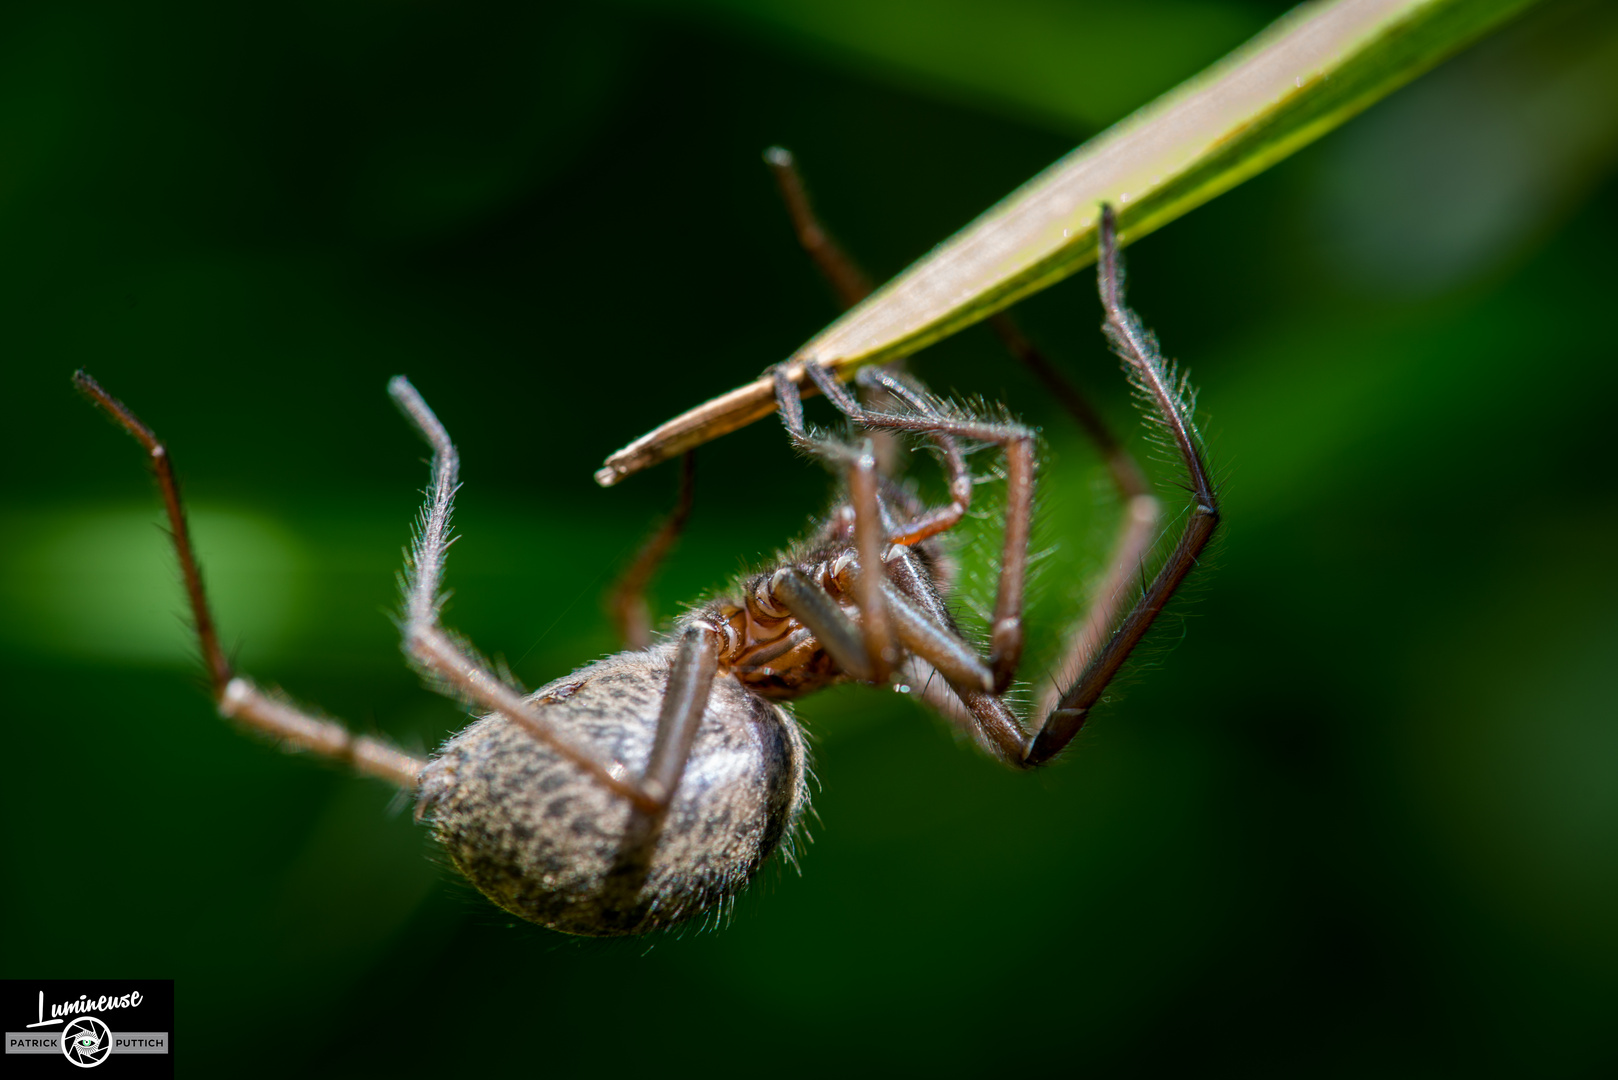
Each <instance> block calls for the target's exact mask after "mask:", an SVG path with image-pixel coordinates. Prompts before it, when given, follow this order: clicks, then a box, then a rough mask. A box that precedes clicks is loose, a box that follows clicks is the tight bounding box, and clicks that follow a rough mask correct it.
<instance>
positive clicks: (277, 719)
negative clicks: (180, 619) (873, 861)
mask: <svg viewBox="0 0 1618 1080" xmlns="http://www.w3.org/2000/svg"><path fill="white" fill-rule="evenodd" d="M73 384H74V386H76V387H78V389H79V390H80V391H81V392H82V393H83V394H84V395H85V396H86V397H88V398H89V399H90V400H91V401H92V402H94V403H95V404H96V405H97V406H99V407H100V408H101V409H102V410H103V411H104V412H106V413H107V414H108V415H109V416H111V417H112V418H113V419H114V420H116V421H117V422H118V424H119V426H121V427H122V428H123V429H124V430H125V431H127V432H128V433H129V434H130V435H131V436H133V437H134V439H135V441H136V442H138V443H140V444H141V446H142V447H144V448H145V450H146V453H147V454H148V455H149V456H150V457H151V460H152V471H153V473H155V474H156V477H157V487H158V490H159V491H160V492H161V493H162V495H163V507H164V509H165V510H166V511H167V512H168V518H169V536H170V538H171V539H172V540H173V541H174V554H175V556H176V558H178V559H179V562H180V575H181V577H182V579H183V580H184V581H185V592H186V597H187V599H188V600H189V601H190V604H191V621H192V624H193V625H194V626H195V627H196V631H197V642H198V644H199V646H200V647H201V649H202V659H203V662H204V664H206V666H207V669H208V683H209V688H210V690H211V692H212V694H213V699H214V703H215V705H217V706H218V708H219V712H220V715H222V716H224V717H226V718H228V719H232V720H237V721H239V722H241V723H242V724H244V725H246V726H247V727H250V728H252V729H254V730H255V731H260V732H263V733H264V734H266V735H269V736H270V737H272V738H275V739H279V740H281V741H282V742H283V743H285V744H286V745H287V746H290V747H296V748H297V749H300V750H310V751H313V752H314V753H317V754H321V755H323V756H325V757H328V758H331V759H333V760H335V761H340V762H342V763H344V764H346V765H348V766H350V767H352V768H353V769H355V770H356V771H358V772H362V773H365V774H367V775H369V776H376V777H380V778H381V779H383V780H387V781H389V782H390V783H393V784H396V785H398V786H399V787H400V788H403V789H404V790H406V791H411V790H414V789H415V786H416V778H417V776H418V775H419V774H420V772H421V769H422V767H423V766H424V765H425V764H426V763H425V762H423V761H422V760H421V759H419V758H416V757H412V756H411V755H409V754H406V753H405V752H404V751H402V750H399V749H398V748H396V747H394V746H392V745H390V744H388V743H386V742H384V741H382V740H381V739H373V738H370V737H368V736H364V735H359V736H356V735H354V734H353V733H352V732H350V731H349V730H348V729H347V728H346V727H344V726H343V725H342V724H339V723H337V722H336V721H333V720H327V719H323V718H322V717H319V716H316V715H314V714H312V713H310V712H307V711H306V710H304V709H301V708H299V707H297V706H296V705H293V704H292V703H291V702H289V701H285V700H283V699H281V698H280V697H278V696H276V695H273V694H269V693H266V692H264V691H263V690H260V689H259V688H258V687H257V686H256V685H255V684H254V683H253V681H252V680H251V679H249V678H247V677H246V676H244V675H238V674H236V673H235V671H234V670H233V669H232V667H231V663H230V660H229V659H228V658H227V657H226V656H225V650H224V648H223V647H222V646H221V645H220V643H219V632H218V630H217V628H216V626H215V623H214V618H213V612H212V610H210V608H209V607H208V597H207V593H206V592H205V591H204V589H203V586H202V567H201V565H200V564H199V563H198V562H197V557H196V552H195V551H194V550H193V548H192V546H191V530H190V528H189V527H188V526H187V524H186V518H185V503H184V502H183V501H182V500H181V498H180V485H179V482H178V481H177V480H176V479H175V477H174V466H173V464H172V463H171V461H170V458H169V453H168V449H167V447H165V446H164V445H163V444H162V443H161V442H160V441H159V440H158V438H157V435H156V434H155V433H153V431H152V429H151V428H149V427H147V426H146V425H145V424H143V423H142V422H141V421H140V418H139V417H137V416H136V415H135V414H134V412H132V411H131V410H130V408H129V406H127V405H125V404H124V403H123V402H121V401H119V400H118V399H117V398H115V397H113V396H112V395H111V394H109V393H107V392H106V391H105V390H103V389H102V388H101V384H100V383H98V382H96V381H95V380H94V379H92V378H91V377H90V376H89V375H88V374H86V373H85V372H83V371H77V372H74V374H73Z"/></svg>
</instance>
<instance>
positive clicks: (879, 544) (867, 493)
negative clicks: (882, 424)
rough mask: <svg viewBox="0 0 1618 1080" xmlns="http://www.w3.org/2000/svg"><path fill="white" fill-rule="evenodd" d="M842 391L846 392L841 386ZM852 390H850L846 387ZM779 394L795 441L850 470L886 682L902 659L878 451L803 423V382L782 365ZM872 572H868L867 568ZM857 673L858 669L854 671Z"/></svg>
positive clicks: (867, 610)
mask: <svg viewBox="0 0 1618 1080" xmlns="http://www.w3.org/2000/svg"><path fill="white" fill-rule="evenodd" d="M837 389H838V391H839V392H844V391H843V390H842V387H841V386H838V387H837ZM845 393H846V392H845ZM775 394H776V399H777V400H778V401H779V402H780V407H781V420H782V422H783V423H784V424H785V425H786V428H787V434H788V435H789V436H791V438H792V441H793V444H794V445H796V446H797V447H798V448H799V449H801V450H803V451H805V452H806V453H809V454H813V455H814V456H816V457H818V458H820V459H821V460H823V461H825V462H827V463H828V464H831V465H841V466H842V467H843V468H844V469H845V470H846V477H847V482H848V497H849V503H850V505H852V507H853V509H854V550H855V555H856V558H857V559H858V569H859V573H858V576H857V578H856V580H855V594H854V600H855V603H856V604H857V605H858V607H859V609H860V619H861V622H860V628H861V631H862V636H863V638H864V641H865V653H866V658H867V663H868V667H869V671H870V676H869V677H870V680H871V681H873V682H885V681H886V680H887V678H888V674H889V672H890V671H891V670H892V669H893V665H894V663H895V662H896V660H897V659H898V653H897V652H896V650H895V649H894V645H893V629H892V625H891V621H890V618H889V615H888V610H887V605H886V603H885V602H884V598H883V590H882V581H883V575H884V573H885V571H884V569H883V565H882V549H883V547H884V546H886V542H887V536H886V528H885V521H884V515H883V513H882V500H881V497H880V495H879V493H878V488H879V486H880V474H879V473H878V472H877V467H876V456H875V454H874V453H873V452H872V448H871V446H870V444H869V443H868V442H867V443H865V444H863V445H861V446H858V447H854V446H849V445H848V444H847V443H843V442H839V441H837V440H835V439H828V438H824V437H821V436H819V435H814V434H811V433H810V432H809V429H808V428H807V427H805V426H804V422H803V399H802V397H801V396H800V394H799V390H798V387H797V385H796V384H795V383H793V382H792V380H791V379H788V378H787V377H786V373H785V372H784V371H783V370H782V369H781V368H776V369H775ZM867 570H870V571H871V572H869V573H867V572H866V571H867ZM850 674H852V672H850Z"/></svg>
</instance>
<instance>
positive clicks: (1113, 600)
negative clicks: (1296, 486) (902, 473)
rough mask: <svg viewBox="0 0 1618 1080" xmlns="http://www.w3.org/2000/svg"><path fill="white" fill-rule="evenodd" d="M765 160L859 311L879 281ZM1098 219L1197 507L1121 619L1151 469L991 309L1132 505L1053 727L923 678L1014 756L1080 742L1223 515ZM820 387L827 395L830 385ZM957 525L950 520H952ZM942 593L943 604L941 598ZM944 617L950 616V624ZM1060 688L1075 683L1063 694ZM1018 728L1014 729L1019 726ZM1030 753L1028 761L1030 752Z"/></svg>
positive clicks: (1136, 359) (1144, 545)
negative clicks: (1034, 724) (1023, 736)
mask: <svg viewBox="0 0 1618 1080" xmlns="http://www.w3.org/2000/svg"><path fill="white" fill-rule="evenodd" d="M765 160H766V161H767V162H768V164H769V166H770V168H771V171H772V172H773V173H774V175H775V178H776V182H777V184H778V185H779V186H780V189H781V194H782V200H783V202H784V203H785V204H786V208H787V213H788V214H789V216H790V217H791V219H792V224H793V228H794V231H795V232H796V233H797V235H798V238H799V242H800V243H801V244H802V245H803V247H804V249H805V251H806V252H807V253H808V254H809V256H810V258H811V259H812V260H813V261H814V263H815V265H816V266H817V267H819V268H820V270H821V273H822V274H823V275H824V276H825V277H826V279H827V280H828V281H829V282H830V284H831V285H832V288H833V290H834V291H835V292H836V293H837V295H838V297H839V298H840V299H841V300H842V302H843V304H844V305H845V307H852V306H853V305H854V304H856V303H858V302H859V301H860V300H863V299H864V298H865V297H866V295H868V294H869V292H870V289H871V287H870V283H869V279H867V278H866V277H865V275H864V274H863V273H862V272H861V271H860V270H859V268H858V266H857V265H856V264H855V263H854V261H853V260H852V259H850V258H849V257H848V256H847V255H846V254H845V253H844V252H843V251H842V250H841V248H839V246H838V245H837V243H836V241H835V240H833V239H832V238H831V235H830V234H829V233H828V232H827V231H826V229H825V228H824V227H823V226H822V225H821V224H820V222H819V220H818V219H817V218H816V216H815V213H814V210H813V207H812V206H811V204H810V202H809V199H808V195H807V193H806V191H805V188H804V184H803V180H802V178H801V176H800V175H799V173H798V170H797V165H796V162H795V160H794V159H793V156H792V155H791V154H790V153H788V152H787V151H785V150H781V149H779V148H772V149H771V150H769V151H766V152H765ZM1102 218H1103V220H1102V233H1101V238H1100V246H1101V258H1100V260H1099V263H1098V267H1097V281H1098V284H1099V286H1100V291H1101V295H1102V303H1103V306H1104V307H1105V309H1106V312H1107V321H1106V328H1107V332H1108V336H1109V337H1110V338H1112V339H1113V341H1114V347H1115V348H1116V349H1118V351H1119V353H1120V355H1121V356H1122V358H1123V359H1124V360H1125V362H1126V364H1127V365H1128V366H1129V368H1130V370H1131V371H1132V372H1135V373H1137V375H1136V379H1137V385H1139V386H1140V387H1141V388H1142V389H1143V390H1144V391H1145V392H1146V396H1147V397H1148V398H1150V400H1151V402H1152V406H1153V407H1154V408H1155V409H1156V410H1157V411H1158V412H1159V413H1160V414H1162V417H1163V420H1164V423H1165V424H1167V426H1168V427H1169V429H1170V431H1171V432H1172V433H1173V437H1174V441H1175V444H1176V446H1177V448H1178V449H1179V451H1180V454H1181V456H1182V458H1183V459H1184V460H1185V462H1186V465H1187V470H1188V472H1189V473H1190V474H1191V479H1192V487H1193V490H1194V492H1195V494H1196V497H1197V507H1196V509H1195V511H1194V513H1193V517H1192V520H1191V521H1190V522H1188V524H1187V526H1186V529H1185V531H1184V533H1183V534H1182V536H1181V538H1180V541H1179V542H1178V543H1177V545H1176V547H1175V550H1174V552H1173V554H1172V555H1170V557H1169V559H1168V561H1167V562H1166V563H1165V565H1164V567H1163V568H1162V570H1161V571H1160V572H1159V575H1158V577H1157V579H1155V580H1154V581H1153V583H1152V584H1151V585H1150V586H1148V587H1147V588H1146V590H1144V592H1142V593H1141V594H1140V595H1139V597H1138V599H1137V602H1136V604H1135V605H1134V607H1133V608H1132V609H1131V610H1130V611H1129V613H1128V614H1127V615H1125V614H1124V608H1125V604H1126V599H1127V598H1128V597H1129V596H1130V595H1131V594H1132V593H1134V591H1135V589H1136V585H1135V582H1136V580H1137V579H1138V576H1139V575H1140V574H1141V568H1142V566H1143V565H1144V562H1145V558H1146V555H1147V552H1148V550H1149V549H1150V548H1151V546H1152V543H1153V540H1154V539H1155V537H1156V535H1157V528H1158V524H1159V521H1160V519H1161V516H1162V510H1161V504H1160V503H1159V501H1158V499H1157V497H1156V496H1155V495H1154V494H1153V493H1152V491H1151V488H1150V486H1149V484H1148V483H1147V481H1146V476H1145V474H1144V473H1143V472H1142V471H1141V468H1140V466H1139V465H1138V464H1137V463H1136V461H1135V459H1134V457H1133V456H1132V455H1131V454H1130V453H1129V451H1128V450H1127V449H1126V448H1125V446H1124V445H1123V443H1122V442H1121V441H1120V440H1119V439H1118V438H1117V437H1116V436H1115V435H1114V434H1113V432H1112V430H1111V429H1110V428H1109V427H1108V426H1107V424H1106V421H1105V420H1103V419H1102V417H1101V415H1100V413H1099V412H1097V410H1096V409H1095V408H1094V406H1092V405H1091V404H1090V402H1089V400H1088V399H1087V398H1085V396H1084V395H1083V394H1082V393H1081V392H1080V391H1079V389H1078V388H1077V387H1076V386H1075V385H1074V384H1073V383H1072V382H1071V381H1069V380H1068V379H1067V378H1066V377H1065V376H1063V375H1062V373H1061V372H1060V371H1059V370H1058V369H1057V368H1056V367H1055V365H1053V364H1052V363H1051V362H1050V360H1049V359H1047V358H1046V357H1045V356H1044V354H1043V353H1042V352H1041V351H1040V350H1039V349H1038V348H1037V347H1036V346H1035V345H1034V344H1033V342H1032V341H1030V340H1029V339H1028V337H1027V336H1026V335H1025V334H1023V332H1022V330H1021V328H1020V327H1018V325H1017V323H1016V322H1015V320H1013V319H1012V317H1011V315H1010V314H1009V313H1007V312H1000V313H998V314H996V315H994V316H991V317H990V319H989V325H990V327H991V328H992V329H993V330H994V332H995V333H996V334H997V335H998V336H999V337H1000V339H1001V341H1002V342H1003V343H1004V344H1005V346H1006V348H1007V349H1008V350H1009V351H1010V352H1011V354H1012V355H1013V356H1014V357H1016V358H1017V360H1018V361H1019V362H1020V363H1022V364H1023V365H1024V366H1025V367H1027V368H1028V369H1029V371H1031V372H1032V373H1033V374H1034V375H1035V377H1037V378H1038V379H1039V380H1040V381H1041V382H1042V383H1044V385H1045V386H1046V388H1047V389H1048V390H1050V392H1051V393H1052V395H1053V396H1054V397H1055V398H1056V399H1057V401H1058V402H1060V403H1061V404H1062V406H1063V407H1064V408H1065V409H1066V410H1067V411H1068V413H1069V414H1071V415H1072V416H1073V418H1074V420H1075V421H1077V423H1078V424H1079V426H1080V427H1081V428H1082V429H1083V430H1084V431H1085V432H1086V434H1087V435H1088V436H1089V437H1090V439H1091V440H1092V441H1093V442H1094V443H1095V444H1096V447H1097V448H1098V449H1099V450H1100V451H1101V454H1102V457H1103V458H1104V459H1105V461H1106V462H1107V466H1108V469H1109V471H1110V472H1111V474H1112V477H1113V483H1114V486H1115V487H1116V488H1117V489H1118V492H1119V495H1120V497H1121V498H1122V499H1123V502H1124V515H1123V520H1122V522H1121V523H1120V525H1119V530H1118V536H1117V538H1116V540H1115V541H1114V544H1113V554H1112V558H1111V559H1110V561H1109V564H1108V569H1107V572H1106V575H1105V577H1104V578H1103V579H1102V582H1101V584H1100V586H1099V588H1098V589H1097V592H1096V594H1095V597H1094V599H1093V600H1092V603H1091V606H1090V610H1089V611H1088V613H1087V614H1086V615H1084V616H1082V617H1081V618H1080V619H1078V620H1076V621H1075V623H1074V625H1073V628H1072V629H1071V630H1070V631H1069V632H1068V635H1067V638H1068V640H1067V643H1066V644H1065V646H1064V648H1063V650H1062V656H1061V658H1060V659H1059V661H1058V662H1057V666H1056V673H1055V677H1054V678H1053V679H1052V680H1051V682H1050V685H1049V687H1048V688H1047V689H1046V690H1045V692H1044V693H1043V694H1042V695H1041V697H1040V699H1039V702H1038V706H1037V711H1036V713H1035V715H1045V716H1046V717H1047V720H1046V724H1045V728H1044V729H1043V730H1041V732H1040V733H1039V735H1038V736H1037V737H1036V739H1035V742H1034V745H1033V746H1032V747H1018V746H1017V738H1018V735H1020V726H1019V725H1017V724H1016V720H1015V716H1014V715H1013V714H1012V713H1011V711H1010V710H1009V709H1008V708H1007V707H1006V705H1005V703H1004V702H1003V701H1001V700H1000V699H999V698H998V697H995V696H992V695H986V694H982V693H979V692H976V691H973V690H970V689H963V688H962V687H960V686H954V687H953V689H954V691H955V693H954V694H951V693H950V688H946V687H940V686H934V684H933V683H932V681H931V680H927V679H923V680H921V681H922V683H923V695H922V696H923V698H924V699H928V700H929V701H930V703H931V704H933V706H934V707H935V708H938V709H939V710H940V711H942V712H944V713H945V714H946V715H949V716H952V717H957V714H958V713H959V711H960V706H961V705H965V706H966V708H967V710H968V711H969V712H970V713H971V714H972V715H973V716H974V718H975V719H976V721H977V723H978V724H979V725H980V726H981V727H982V728H983V729H984V734H985V735H987V736H988V742H989V744H990V746H991V747H992V748H993V749H995V750H997V751H998V752H999V753H1000V754H1001V755H1002V756H1005V757H1007V758H1008V760H1013V759H1015V763H1018V764H1024V763H1026V764H1037V763H1039V762H1041V761H1044V760H1047V759H1048V758H1049V757H1050V756H1051V755H1053V754H1055V753H1056V752H1057V751H1059V750H1060V749H1061V748H1062V747H1063V746H1065V745H1066V744H1067V743H1068V742H1069V741H1071V740H1072V738H1073V736H1074V735H1075V734H1076V733H1077V732H1078V729H1079V727H1081V726H1082V725H1083V722H1084V719H1085V717H1086V716H1087V715H1088V711H1089V709H1090V708H1091V707H1093V705H1094V704H1095V701H1096V700H1098V699H1099V698H1100V695H1101V693H1102V692H1104V691H1105V688H1106V685H1107V684H1108V683H1109V682H1110V681H1111V679H1112V677H1113V676H1114V675H1116V674H1117V672H1118V670H1119V669H1120V668H1121V667H1122V665H1123V662H1124V661H1125V660H1126V659H1127V658H1128V655H1129V653H1130V651H1132V650H1133V648H1134V646H1135V645H1136V644H1138V643H1139V641H1140V640H1141V638H1142V637H1144V635H1145V633H1146V631H1147V630H1148V629H1149V628H1150V626H1151V623H1152V621H1153V620H1154V619H1155V618H1156V615H1157V613H1158V612H1159V611H1161V609H1162V607H1163V605H1164V604H1165V603H1167V601H1168V599H1169V597H1170V596H1171V595H1172V594H1173V592H1174V590H1175V589H1176V588H1177V587H1178V585H1179V583H1180V582H1181V581H1182V580H1184V578H1185V575H1186V574H1187V573H1189V572H1190V569H1191V567H1192V566H1193V565H1195V562H1196V558H1197V556H1198V554H1200V552H1201V551H1202V549H1203V547H1205V546H1206V544H1207V542H1208V539H1209V538H1210V537H1211V536H1212V534H1213V531H1214V529H1215V528H1216V527H1217V525H1218V521H1219V511H1218V505H1217V502H1216V501H1215V498H1214V490H1213V486H1212V484H1211V483H1210V482H1209V480H1208V477H1207V470H1206V467H1205V465H1204V463H1203V461H1202V457H1201V452H1200V448H1199V447H1198V444H1197V441H1196V436H1195V428H1194V427H1193V426H1192V424H1191V418H1190V416H1189V415H1188V410H1186V409H1184V408H1182V406H1181V402H1180V400H1179V395H1178V394H1177V393H1176V392H1175V391H1174V389H1173V388H1172V387H1170V386H1169V379H1168V375H1167V371H1166V367H1165V365H1164V363H1163V360H1162V357H1161V356H1160V355H1159V354H1158V353H1157V351H1156V348H1155V344H1154V343H1153V342H1152V339H1151V337H1150V335H1149V334H1147V333H1146V332H1145V331H1144V330H1143V329H1142V328H1141V326H1140V322H1139V320H1138V318H1136V317H1135V316H1134V314H1133V313H1132V312H1130V311H1129V310H1128V309H1127V308H1126V307H1124V305H1123V299H1122V292H1123V286H1122V269H1121V266H1120V264H1119V259H1118V249H1117V230H1116V222H1115V219H1114V216H1113V212H1112V209H1111V207H1107V206H1104V207H1103V208H1102ZM806 373H807V374H808V375H809V376H810V378H811V379H814V381H815V382H816V383H817V385H818V384H822V383H827V382H830V381H832V380H831V379H830V377H829V376H828V375H827V373H825V372H824V371H820V372H819V374H820V376H821V377H820V378H818V379H816V378H815V376H816V373H817V372H816V369H815V368H814V367H813V365H806ZM869 379H870V376H868V375H867V376H866V378H865V379H862V380H861V381H862V382H865V381H868V380H869ZM783 381H785V380H783V379H782V377H781V376H779V375H777V377H776V396H777V398H778V399H780V398H781V396H782V395H781V384H782V382H783ZM821 388H822V390H823V392H824V387H823V386H822V387H821ZM834 400H835V399H834ZM906 404H910V405H911V406H912V407H914V404H913V401H910V400H907V401H906ZM844 411H845V412H846V411H847V410H846V409H845V410H844ZM935 441H936V442H940V443H941V444H944V445H947V441H946V440H936V439H935ZM941 448H943V447H941ZM945 453H946V457H945V463H946V464H945V467H946V470H947V471H948V472H950V473H951V475H955V474H956V468H955V465H954V461H953V460H952V459H951V458H950V457H949V456H948V450H947V449H945ZM957 457H958V454H957ZM969 490H970V489H968V494H969ZM955 511H956V507H955V505H954V500H952V503H951V505H950V506H947V507H942V508H939V509H938V510H935V511H933V514H934V515H936V517H935V519H934V520H935V521H938V522H940V523H942V522H946V521H949V517H950V515H951V514H952V513H954V512H955ZM961 511H962V512H964V507H961ZM949 524H953V522H949ZM949 524H945V525H944V526H943V527H944V528H948V527H949ZM899 569H900V568H899V567H898V566H896V565H893V564H890V566H889V575H890V577H894V578H895V579H896V580H897V578H898V576H899V575H898V573H897V571H898V570H899ZM928 592H931V590H928ZM917 596H918V597H919V596H920V594H917ZM934 600H935V601H936V600H937V598H936V596H934ZM997 609H998V604H997ZM931 613H932V615H933V617H934V618H935V619H936V618H943V619H946V620H947V619H948V612H947V609H946V608H945V607H944V605H943V604H942V602H941V601H938V602H936V603H935V604H933V605H931ZM997 614H998V610H997ZM946 625H953V624H951V623H948V622H946ZM1063 686H1066V687H1067V688H1068V689H1067V691H1066V692H1064V691H1063V689H1062V688H1063ZM1058 714H1060V715H1058ZM1014 728H1015V729H1016V730H1017V735H1014V734H1013V729H1014ZM1025 757H1026V758H1027V760H1026V761H1024V760H1023V759H1024V758H1025Z"/></svg>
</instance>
